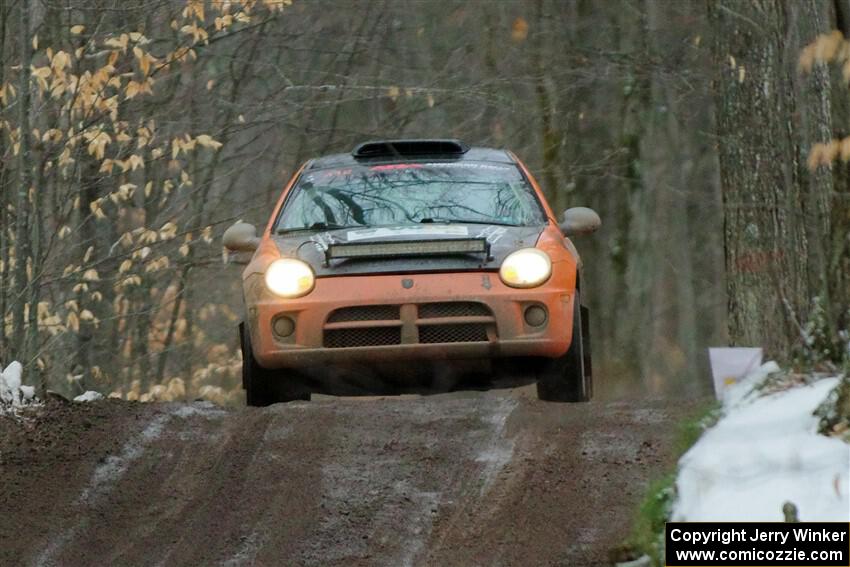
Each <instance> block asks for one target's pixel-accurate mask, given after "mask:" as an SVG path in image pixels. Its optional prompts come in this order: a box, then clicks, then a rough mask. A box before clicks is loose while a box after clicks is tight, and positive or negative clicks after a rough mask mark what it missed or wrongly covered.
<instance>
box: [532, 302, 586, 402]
mask: <svg viewBox="0 0 850 567" xmlns="http://www.w3.org/2000/svg"><path fill="white" fill-rule="evenodd" d="M537 397H538V398H539V399H541V400H545V401H547V402H587V401H590V398H591V397H593V373H592V371H591V359H590V317H589V312H588V309H587V308H586V307H583V306H582V305H581V301H580V298H579V292H578V290H576V295H575V299H574V303H573V340H572V343H571V344H570V348H569V350H567V352H566V353H565V354H564V355H563V356H561V357H559V358H549V359H544V360H543V361H541V364H540V367H539V368H538V371H537Z"/></svg>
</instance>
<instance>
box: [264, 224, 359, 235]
mask: <svg viewBox="0 0 850 567" xmlns="http://www.w3.org/2000/svg"><path fill="white" fill-rule="evenodd" d="M365 227H366V225H364V224H336V223H333V222H330V223H329V222H321V221H320V222H314V223H313V224H311V225H310V226H299V227H296V228H279V229H277V233H278V234H287V233H290V232H303V231H305V230H341V229H343V228H365Z"/></svg>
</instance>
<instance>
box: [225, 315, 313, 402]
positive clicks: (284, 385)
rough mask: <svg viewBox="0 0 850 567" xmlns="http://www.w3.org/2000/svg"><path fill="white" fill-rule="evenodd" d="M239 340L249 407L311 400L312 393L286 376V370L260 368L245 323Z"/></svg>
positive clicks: (242, 324)
mask: <svg viewBox="0 0 850 567" xmlns="http://www.w3.org/2000/svg"><path fill="white" fill-rule="evenodd" d="M239 339H240V343H241V347H242V387H243V388H244V389H245V399H246V402H247V403H248V405H249V406H254V407H263V406H269V405H271V404H275V403H278V402H291V401H294V400H309V399H310V392H309V391H308V390H307V389H306V388H305V387H304V386H303V385H302V384H300V383H299V382H298V381H296V380H294V378H295V377H294V376H293V377H289V376H284V375H283V374H284V372H286V371H284V370H269V369H268V368H263V367H262V366H260V364H259V363H258V362H257V359H256V358H254V351H253V350H252V348H251V333H249V332H248V331H247V329H245V323H240V324H239Z"/></svg>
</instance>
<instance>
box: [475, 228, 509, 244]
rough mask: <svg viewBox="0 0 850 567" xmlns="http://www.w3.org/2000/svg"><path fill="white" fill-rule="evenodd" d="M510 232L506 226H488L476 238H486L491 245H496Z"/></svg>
mask: <svg viewBox="0 0 850 567" xmlns="http://www.w3.org/2000/svg"><path fill="white" fill-rule="evenodd" d="M507 232H508V227H506V226H494V225H491V226H488V227H486V228H484V229H483V230H482V231H481V232H479V233H478V234H477V235H476V238H486V239H487V242H489V243H490V244H495V243H497V242H498V241H499V239H500V238H502V237H503V236H504V235H505V234H507Z"/></svg>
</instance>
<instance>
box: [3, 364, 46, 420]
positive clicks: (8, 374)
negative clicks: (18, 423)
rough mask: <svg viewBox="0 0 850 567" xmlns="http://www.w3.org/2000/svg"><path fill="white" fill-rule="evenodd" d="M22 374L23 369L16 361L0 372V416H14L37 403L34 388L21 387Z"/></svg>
mask: <svg viewBox="0 0 850 567" xmlns="http://www.w3.org/2000/svg"><path fill="white" fill-rule="evenodd" d="M0 368H2V366H0ZM23 372H24V368H23V366H21V363H20V362H18V361H13V362H11V363H10V364H9V366H7V367H6V369H5V370H3V371H2V372H0V415H2V414H5V413H9V414H13V415H14V414H16V412H17V411H18V410H19V409H21V408H22V407H24V406H28V405H33V404H35V403H38V399H37V398H36V397H35V388H33V387H32V386H23V385H21V378H22V376H23Z"/></svg>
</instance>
